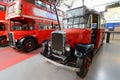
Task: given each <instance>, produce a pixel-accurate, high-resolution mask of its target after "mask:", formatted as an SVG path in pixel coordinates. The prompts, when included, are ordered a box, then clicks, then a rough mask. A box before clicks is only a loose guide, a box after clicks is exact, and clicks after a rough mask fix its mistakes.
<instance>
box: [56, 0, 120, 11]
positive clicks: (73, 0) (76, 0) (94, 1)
mask: <svg viewBox="0 0 120 80" xmlns="http://www.w3.org/2000/svg"><path fill="white" fill-rule="evenodd" d="M83 1H84V5H85V6H87V7H89V8H93V9H96V10H98V11H99V12H100V11H104V9H105V6H106V5H109V4H113V3H115V2H120V0H61V4H60V5H59V6H58V7H59V8H60V9H62V10H64V11H66V10H68V9H71V8H75V7H79V6H82V5H83Z"/></svg>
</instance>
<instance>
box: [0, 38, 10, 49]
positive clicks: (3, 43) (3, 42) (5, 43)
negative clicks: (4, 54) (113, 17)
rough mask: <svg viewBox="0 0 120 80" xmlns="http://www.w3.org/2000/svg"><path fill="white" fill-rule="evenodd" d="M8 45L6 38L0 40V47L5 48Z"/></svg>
mask: <svg viewBox="0 0 120 80" xmlns="http://www.w3.org/2000/svg"><path fill="white" fill-rule="evenodd" d="M7 45H8V42H7V40H6V38H0V46H1V47H5V46H7Z"/></svg>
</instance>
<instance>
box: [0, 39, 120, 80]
mask: <svg viewBox="0 0 120 80" xmlns="http://www.w3.org/2000/svg"><path fill="white" fill-rule="evenodd" d="M119 79H120V41H110V43H109V44H107V43H104V45H103V47H101V49H100V50H99V51H98V53H97V54H96V56H95V57H94V60H93V63H92V65H91V67H90V70H89V72H88V74H87V76H86V77H85V78H84V79H81V78H79V77H78V76H77V75H76V73H75V72H72V71H69V70H66V69H62V68H59V67H56V66H54V65H52V64H50V63H48V62H46V61H45V60H44V59H43V57H42V56H41V55H39V54H37V55H35V56H33V57H32V58H29V59H27V60H25V61H23V62H21V63H18V64H16V65H14V66H12V67H9V68H7V69H5V70H3V71H0V80H119Z"/></svg>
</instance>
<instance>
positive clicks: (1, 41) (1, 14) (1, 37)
mask: <svg viewBox="0 0 120 80" xmlns="http://www.w3.org/2000/svg"><path fill="white" fill-rule="evenodd" d="M6 6H7V2H6V1H0V46H1V47H4V46H7V43H8V42H7V34H8V33H7V30H6V27H5V14H6Z"/></svg>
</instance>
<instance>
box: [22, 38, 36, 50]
mask: <svg viewBox="0 0 120 80" xmlns="http://www.w3.org/2000/svg"><path fill="white" fill-rule="evenodd" d="M36 47H37V43H36V41H35V40H33V39H27V40H25V41H24V42H23V44H22V49H23V51H25V52H30V51H33V50H34V49H35V48H36Z"/></svg>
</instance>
